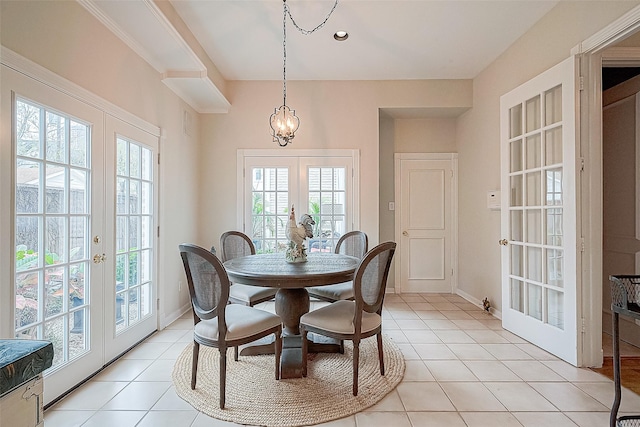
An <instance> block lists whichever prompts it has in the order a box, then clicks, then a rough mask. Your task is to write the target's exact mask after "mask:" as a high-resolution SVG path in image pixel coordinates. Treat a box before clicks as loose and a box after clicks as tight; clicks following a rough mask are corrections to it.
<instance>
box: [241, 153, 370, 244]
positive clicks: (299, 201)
mask: <svg viewBox="0 0 640 427" xmlns="http://www.w3.org/2000/svg"><path fill="white" fill-rule="evenodd" d="M243 154H244V155H243V156H241V157H242V162H243V164H242V166H241V167H239V168H238V170H240V171H242V170H244V172H245V173H244V177H245V179H244V180H242V179H241V181H242V182H243V191H242V200H243V203H242V204H241V205H242V209H243V212H244V221H243V224H242V225H241V228H242V229H244V231H245V233H247V234H248V235H249V236H250V237H251V238H252V239H253V242H254V244H255V246H256V250H257V252H258V253H264V252H282V251H284V250H286V247H287V243H288V242H287V238H286V236H285V229H286V226H287V223H288V221H289V213H290V210H291V206H294V207H295V211H296V220H299V219H300V216H301V215H303V214H305V213H308V214H309V215H311V217H312V218H313V219H314V221H315V225H314V229H313V238H311V239H309V241H308V242H307V249H308V251H309V252H332V251H333V250H334V247H335V244H336V242H337V241H338V239H339V238H340V236H342V235H343V234H344V233H345V232H347V231H350V230H353V229H356V228H357V217H358V215H357V206H356V205H357V204H356V203H354V200H358V197H357V188H358V183H357V180H356V179H354V177H357V173H355V170H356V169H357V165H358V160H359V158H358V153H357V151H353V150H337V152H336V150H332V151H331V152H329V153H327V152H325V151H322V150H319V151H318V152H310V151H307V150H305V151H302V152H301V151H295V150H287V153H286V154H285V155H284V156H283V155H282V151H281V150H275V152H273V151H270V150H264V151H262V150H261V151H259V152H256V151H255V150H252V151H246V152H244V151H243ZM314 154H315V155H314Z"/></svg>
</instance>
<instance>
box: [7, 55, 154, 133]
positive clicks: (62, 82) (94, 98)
mask: <svg viewBox="0 0 640 427" xmlns="http://www.w3.org/2000/svg"><path fill="white" fill-rule="evenodd" d="M0 63H1V64H2V65H5V66H7V67H9V68H11V69H13V70H15V71H17V72H19V73H21V74H24V75H25V76H27V77H31V78H32V79H34V80H36V81H38V82H40V83H42V84H44V85H47V86H49V87H51V88H53V89H56V90H58V91H60V92H62V93H64V94H65V95H68V96H70V97H72V98H74V99H77V100H79V101H82V102H84V103H86V104H88V105H91V106H92V107H94V108H97V109H99V110H102V111H103V112H105V113H107V114H109V115H111V116H114V117H117V118H119V119H120V120H122V121H124V122H126V123H128V124H130V125H131V126H134V127H136V128H138V129H140V130H143V131H145V132H147V133H150V134H151V135H153V136H160V128H159V127H158V126H156V125H153V124H151V123H149V122H147V121H145V120H143V119H141V118H139V117H137V116H135V115H133V114H131V113H129V112H128V111H126V110H124V109H122V108H120V107H118V106H117V105H115V104H112V103H111V102H109V101H107V100H105V99H104V98H102V97H100V96H98V95H96V94H94V93H93V92H90V91H88V90H87V89H84V88H83V87H81V86H79V85H77V84H75V83H73V82H72V81H70V80H67V79H65V78H64V77H61V76H59V75H57V74H56V73H54V72H52V71H50V70H48V69H46V68H44V67H43V66H41V65H38V64H36V63H35V62H33V61H31V60H29V59H27V58H25V57H23V56H21V55H19V54H17V53H15V52H13V51H12V50H10V49H7V48H6V47H4V46H1V50H0Z"/></svg>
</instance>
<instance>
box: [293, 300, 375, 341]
mask: <svg viewBox="0 0 640 427" xmlns="http://www.w3.org/2000/svg"><path fill="white" fill-rule="evenodd" d="M355 310H356V303H355V301H344V300H343V301H337V302H334V303H333V304H329V305H327V306H325V307H322V308H319V309H317V310H313V311H311V312H309V313H307V314H305V315H304V316H302V317H301V318H300V323H301V324H302V325H305V326H310V327H312V328H315V329H322V330H325V331H328V332H334V333H338V334H353V333H355V327H354V325H353V316H354V313H355ZM381 324H382V318H381V317H380V315H378V313H367V312H366V311H365V312H362V330H361V332H362V333H366V332H371V331H372V330H374V329H376V328H377V327H379V326H380V325H381Z"/></svg>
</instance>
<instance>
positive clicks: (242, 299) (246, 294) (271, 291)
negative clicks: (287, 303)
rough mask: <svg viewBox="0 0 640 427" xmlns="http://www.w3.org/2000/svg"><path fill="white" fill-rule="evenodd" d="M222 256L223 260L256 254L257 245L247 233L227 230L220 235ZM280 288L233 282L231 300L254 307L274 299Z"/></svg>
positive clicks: (230, 291) (230, 293) (230, 292)
mask: <svg viewBox="0 0 640 427" xmlns="http://www.w3.org/2000/svg"><path fill="white" fill-rule="evenodd" d="M220 251H221V253H220V258H221V259H222V262H223V263H224V262H226V261H229V260H230V259H234V258H238V257H241V256H247V255H255V254H256V247H255V245H254V244H253V242H252V241H251V239H250V238H249V236H247V235H246V234H244V233H242V232H240V231H227V232H226V233H223V234H222V236H220ZM277 291H278V290H277V289H275V288H267V287H263V286H251V285H241V284H239V283H233V284H232V285H231V289H230V290H229V301H231V302H232V303H235V304H244V305H248V306H250V307H253V306H254V305H256V304H260V303H261V302H264V301H269V300H270V299H272V298H273V297H274V296H275V295H276V292H277Z"/></svg>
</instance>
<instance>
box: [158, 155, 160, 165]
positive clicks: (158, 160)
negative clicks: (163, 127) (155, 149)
mask: <svg viewBox="0 0 640 427" xmlns="http://www.w3.org/2000/svg"><path fill="white" fill-rule="evenodd" d="M158 164H160V153H158Z"/></svg>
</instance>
